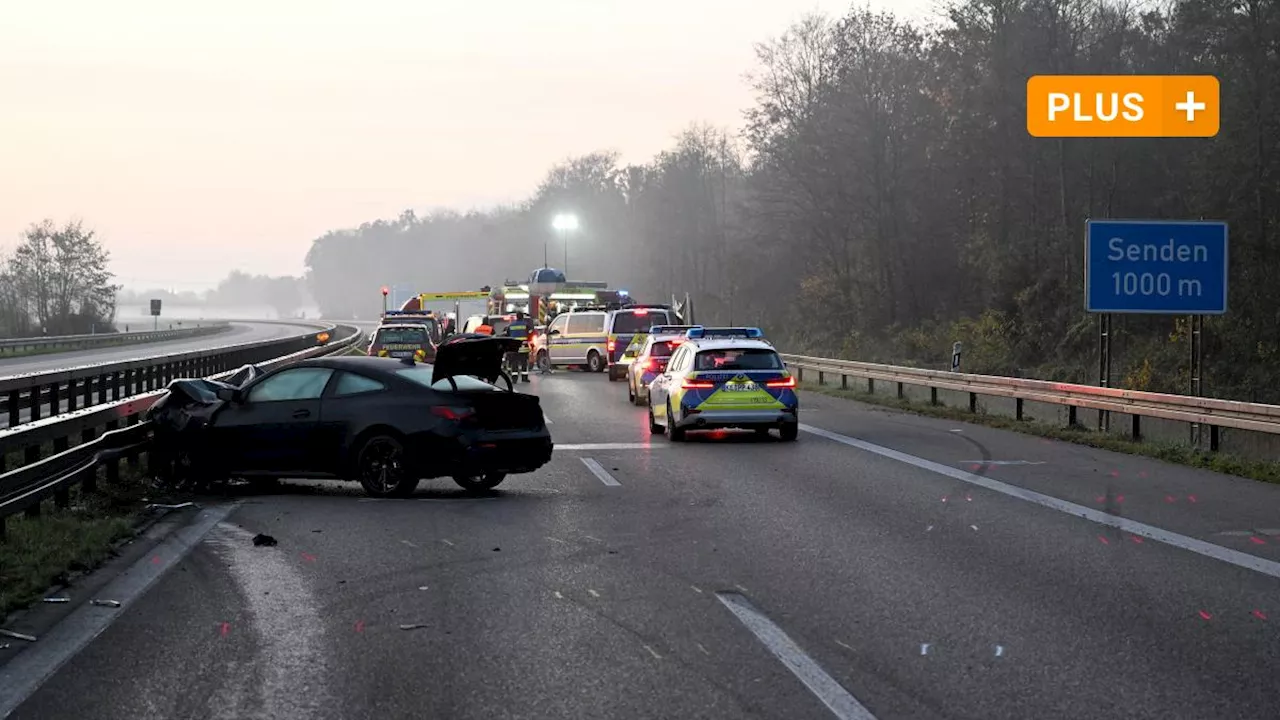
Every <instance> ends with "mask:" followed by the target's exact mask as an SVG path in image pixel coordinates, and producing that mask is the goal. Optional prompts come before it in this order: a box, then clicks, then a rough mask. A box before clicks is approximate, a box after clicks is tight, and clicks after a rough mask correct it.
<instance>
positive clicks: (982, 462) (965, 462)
mask: <svg viewBox="0 0 1280 720" xmlns="http://www.w3.org/2000/svg"><path fill="white" fill-rule="evenodd" d="M956 464H957V465H1044V464H1045V462H1044V461H1043V460H957V461H956Z"/></svg>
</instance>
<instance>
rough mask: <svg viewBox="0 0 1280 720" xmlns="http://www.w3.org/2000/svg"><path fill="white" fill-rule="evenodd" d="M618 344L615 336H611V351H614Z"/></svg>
mask: <svg viewBox="0 0 1280 720" xmlns="http://www.w3.org/2000/svg"><path fill="white" fill-rule="evenodd" d="M617 346H618V341H617V340H614V339H613V338H609V345H608V347H609V352H613V349H614V348H615V347H617Z"/></svg>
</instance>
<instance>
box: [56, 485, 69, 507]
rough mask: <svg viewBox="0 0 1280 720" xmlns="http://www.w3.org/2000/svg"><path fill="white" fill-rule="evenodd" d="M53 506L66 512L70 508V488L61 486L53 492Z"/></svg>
mask: <svg viewBox="0 0 1280 720" xmlns="http://www.w3.org/2000/svg"><path fill="white" fill-rule="evenodd" d="M53 506H54V507H56V508H58V509H59V510H66V509H67V508H69V507H71V487H70V486H67V485H63V486H62V487H60V488H58V489H57V490H54V491H53Z"/></svg>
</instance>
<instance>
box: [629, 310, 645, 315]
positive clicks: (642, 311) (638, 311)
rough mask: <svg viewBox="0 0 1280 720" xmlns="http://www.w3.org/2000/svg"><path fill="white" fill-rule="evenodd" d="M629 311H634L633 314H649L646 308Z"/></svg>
mask: <svg viewBox="0 0 1280 720" xmlns="http://www.w3.org/2000/svg"><path fill="white" fill-rule="evenodd" d="M631 312H632V313H634V314H636V315H648V314H649V311H648V310H632V311H631Z"/></svg>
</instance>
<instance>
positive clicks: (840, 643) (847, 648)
mask: <svg viewBox="0 0 1280 720" xmlns="http://www.w3.org/2000/svg"><path fill="white" fill-rule="evenodd" d="M836 644H837V645H839V646H840V647H842V648H844V649H845V650H853V647H852V646H851V645H848V644H846V643H843V642H841V641H839V640H837V641H836ZM855 652H856V651H855Z"/></svg>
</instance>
